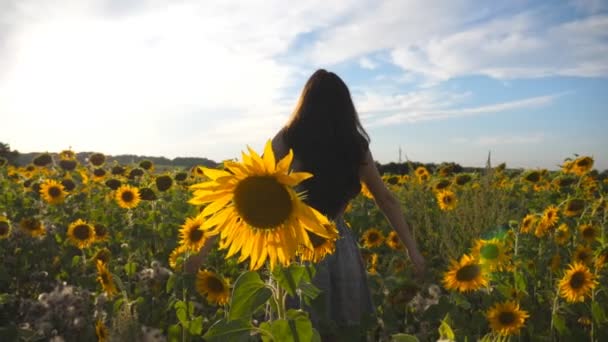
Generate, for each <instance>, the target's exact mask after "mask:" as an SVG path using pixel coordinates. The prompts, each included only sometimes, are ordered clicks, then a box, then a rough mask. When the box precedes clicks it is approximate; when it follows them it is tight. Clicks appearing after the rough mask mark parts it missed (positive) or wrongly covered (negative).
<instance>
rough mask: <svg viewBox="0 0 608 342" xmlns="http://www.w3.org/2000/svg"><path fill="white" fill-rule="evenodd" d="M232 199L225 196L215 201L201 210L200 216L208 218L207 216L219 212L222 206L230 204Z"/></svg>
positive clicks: (229, 196)
mask: <svg viewBox="0 0 608 342" xmlns="http://www.w3.org/2000/svg"><path fill="white" fill-rule="evenodd" d="M232 198H233V196H231V195H226V196H224V197H222V198H220V199H218V200H216V201H215V202H213V203H211V204H209V205H208V206H206V207H205V209H203V212H201V215H202V216H205V217H206V216H209V215H211V214H213V213H215V212H217V211H218V210H220V209H222V208H223V207H224V206H226V205H227V204H228V203H230V201H232Z"/></svg>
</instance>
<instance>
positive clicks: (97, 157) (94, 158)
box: [89, 153, 106, 166]
mask: <svg viewBox="0 0 608 342" xmlns="http://www.w3.org/2000/svg"><path fill="white" fill-rule="evenodd" d="M105 162H106V156H104V155H103V154H101V153H93V154H91V155H90V156H89V163H91V164H92V165H93V166H101V165H103V163H105Z"/></svg>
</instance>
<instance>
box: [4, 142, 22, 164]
mask: <svg viewBox="0 0 608 342" xmlns="http://www.w3.org/2000/svg"><path fill="white" fill-rule="evenodd" d="M0 157H2V158H4V159H6V161H7V162H8V163H9V164H13V165H15V164H16V163H17V158H19V151H17V150H11V146H10V145H9V144H6V143H3V142H0Z"/></svg>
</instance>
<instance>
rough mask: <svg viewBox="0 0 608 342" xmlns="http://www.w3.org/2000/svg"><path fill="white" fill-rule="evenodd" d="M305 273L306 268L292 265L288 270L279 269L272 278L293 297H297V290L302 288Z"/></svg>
mask: <svg viewBox="0 0 608 342" xmlns="http://www.w3.org/2000/svg"><path fill="white" fill-rule="evenodd" d="M305 273H306V268H305V267H304V266H300V265H297V264H291V265H289V267H288V268H284V267H277V269H276V270H275V271H274V272H273V273H272V276H273V277H274V279H275V280H276V281H277V282H278V283H279V285H280V286H281V287H282V288H284V289H285V290H287V293H289V295H290V296H292V297H293V296H295V295H296V289H297V288H298V287H299V286H300V282H301V280H302V277H303V276H304V274H305Z"/></svg>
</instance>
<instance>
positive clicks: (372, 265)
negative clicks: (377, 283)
mask: <svg viewBox="0 0 608 342" xmlns="http://www.w3.org/2000/svg"><path fill="white" fill-rule="evenodd" d="M361 258H362V259H363V262H365V265H366V269H367V272H368V273H369V274H378V272H377V267H378V253H372V252H371V251H370V250H368V249H363V250H361Z"/></svg>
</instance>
